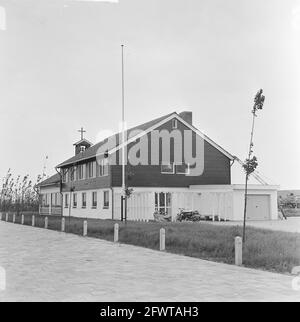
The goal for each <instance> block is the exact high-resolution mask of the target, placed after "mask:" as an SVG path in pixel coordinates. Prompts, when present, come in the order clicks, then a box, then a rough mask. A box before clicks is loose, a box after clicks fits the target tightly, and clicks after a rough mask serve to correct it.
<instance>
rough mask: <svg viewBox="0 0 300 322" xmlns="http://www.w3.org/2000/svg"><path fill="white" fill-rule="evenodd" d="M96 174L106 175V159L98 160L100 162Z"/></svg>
mask: <svg viewBox="0 0 300 322" xmlns="http://www.w3.org/2000/svg"><path fill="white" fill-rule="evenodd" d="M98 175H99V177H104V176H107V175H108V160H107V159H102V160H100V164H99V166H98Z"/></svg>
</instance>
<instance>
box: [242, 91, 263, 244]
mask: <svg viewBox="0 0 300 322" xmlns="http://www.w3.org/2000/svg"><path fill="white" fill-rule="evenodd" d="M264 102H265V96H264V95H263V90H262V89H260V90H259V91H258V92H257V94H256V95H255V98H254V106H253V109H252V111H251V113H252V115H253V118H252V130H251V137H250V145H249V154H248V158H247V159H246V161H245V163H244V165H243V168H244V170H245V172H246V183H245V205H244V221H243V245H244V244H245V238H246V214H247V193H248V179H249V176H250V174H251V173H252V172H254V171H255V169H256V168H257V166H258V163H257V158H256V157H255V156H252V154H253V146H254V144H253V134H254V122H255V117H257V111H258V110H262V108H263V105H264Z"/></svg>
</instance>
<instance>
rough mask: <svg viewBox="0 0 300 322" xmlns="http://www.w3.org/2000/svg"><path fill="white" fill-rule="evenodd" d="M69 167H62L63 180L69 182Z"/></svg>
mask: <svg viewBox="0 0 300 322" xmlns="http://www.w3.org/2000/svg"><path fill="white" fill-rule="evenodd" d="M67 173H68V169H62V174H61V175H62V182H67Z"/></svg>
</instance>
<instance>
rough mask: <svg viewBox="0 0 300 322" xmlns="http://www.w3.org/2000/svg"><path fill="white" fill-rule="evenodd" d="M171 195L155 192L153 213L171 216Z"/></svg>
mask: <svg viewBox="0 0 300 322" xmlns="http://www.w3.org/2000/svg"><path fill="white" fill-rule="evenodd" d="M171 196H172V195H171V193H169V192H155V211H157V212H158V213H159V214H161V215H172V213H171V210H172V207H171V199H172V198H171Z"/></svg>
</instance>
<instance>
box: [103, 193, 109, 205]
mask: <svg viewBox="0 0 300 322" xmlns="http://www.w3.org/2000/svg"><path fill="white" fill-rule="evenodd" d="M103 208H105V209H108V208H109V191H108V190H107V191H103Z"/></svg>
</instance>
